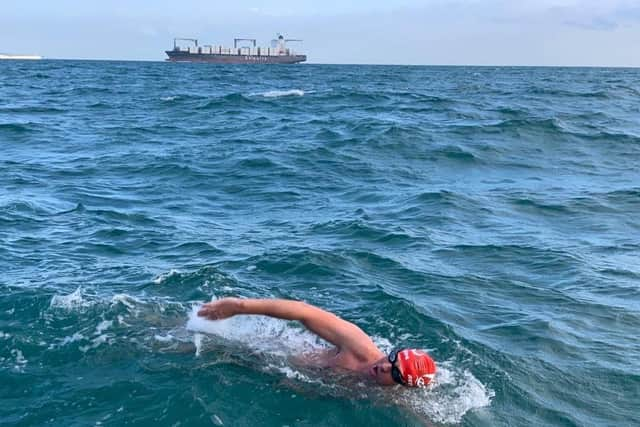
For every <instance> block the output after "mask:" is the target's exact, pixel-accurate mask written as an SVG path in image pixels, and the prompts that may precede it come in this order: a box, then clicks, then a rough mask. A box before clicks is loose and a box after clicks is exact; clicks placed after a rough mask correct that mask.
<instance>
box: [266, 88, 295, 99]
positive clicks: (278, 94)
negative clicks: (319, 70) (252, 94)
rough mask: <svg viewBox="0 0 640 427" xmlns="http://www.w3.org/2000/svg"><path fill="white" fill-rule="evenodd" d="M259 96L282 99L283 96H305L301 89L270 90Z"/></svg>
mask: <svg viewBox="0 0 640 427" xmlns="http://www.w3.org/2000/svg"><path fill="white" fill-rule="evenodd" d="M258 95H262V96H264V97H265V98H280V97H282V96H304V91H303V90H301V89H289V90H269V91H267V92H263V93H260V94H258Z"/></svg>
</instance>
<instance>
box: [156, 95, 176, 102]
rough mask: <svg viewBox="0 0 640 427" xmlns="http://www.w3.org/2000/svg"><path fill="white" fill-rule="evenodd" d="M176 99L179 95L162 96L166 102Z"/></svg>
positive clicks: (162, 99)
mask: <svg viewBox="0 0 640 427" xmlns="http://www.w3.org/2000/svg"><path fill="white" fill-rule="evenodd" d="M176 99H178V97H177V96H163V97H162V98H160V100H161V101H165V102H170V101H175V100H176Z"/></svg>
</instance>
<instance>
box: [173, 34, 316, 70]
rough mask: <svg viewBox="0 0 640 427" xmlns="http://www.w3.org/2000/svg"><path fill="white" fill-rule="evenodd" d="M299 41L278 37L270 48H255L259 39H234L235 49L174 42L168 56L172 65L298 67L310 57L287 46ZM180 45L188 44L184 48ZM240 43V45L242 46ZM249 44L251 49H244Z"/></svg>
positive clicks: (248, 47) (177, 40) (188, 40)
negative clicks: (208, 64)
mask: <svg viewBox="0 0 640 427" xmlns="http://www.w3.org/2000/svg"><path fill="white" fill-rule="evenodd" d="M301 41H302V40H299V39H285V38H284V36H282V35H278V38H276V39H274V40H272V41H271V47H256V39H244V38H236V39H233V48H230V47H224V46H212V45H204V46H199V45H198V40H197V39H183V38H176V39H173V49H172V50H167V51H165V53H166V54H167V56H168V57H169V58H168V59H167V61H170V62H210V63H214V64H297V63H298V62H304V61H306V60H307V55H302V54H299V53H297V52H294V51H293V50H292V49H290V48H288V47H287V43H288V42H301ZM179 42H181V43H182V42H187V43H186V44H187V46H181V45H180V44H178V43H179ZM239 43H240V44H239ZM242 43H245V44H246V43H249V44H250V46H246V45H245V46H242V45H241V44H242Z"/></svg>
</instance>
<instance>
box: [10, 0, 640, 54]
mask: <svg viewBox="0 0 640 427" xmlns="http://www.w3.org/2000/svg"><path fill="white" fill-rule="evenodd" d="M276 32H281V33H283V34H284V35H285V36H287V37H295V38H302V39H304V43H303V45H302V46H301V50H303V51H304V52H305V53H307V55H308V57H309V62H322V63H375V64H388V63H394V64H481V65H603V66H640V0H421V1H418V0H395V1H394V0H388V1H383V0H351V1H348V0H342V1H339V0H323V1H310V0H295V1H294V0H281V1H278V2H276V1H267V0H231V1H224V2H223V1H214V0H181V1H176V0H172V1H168V0H100V1H99V0H0V52H8V53H27V54H28V53H33V54H40V55H44V56H46V57H49V58H94V59H145V60H163V59H164V58H165V55H164V52H163V51H164V50H166V49H168V48H170V47H171V45H172V40H173V37H195V38H198V39H200V41H201V43H202V44H220V43H223V44H225V45H229V44H231V43H232V41H233V38H234V37H251V38H257V39H258V41H259V44H260V45H264V46H266V45H268V43H269V41H270V40H271V39H272V38H273V37H274V36H275V33H276Z"/></svg>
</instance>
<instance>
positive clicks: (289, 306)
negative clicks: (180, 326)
mask: <svg viewBox="0 0 640 427" xmlns="http://www.w3.org/2000/svg"><path fill="white" fill-rule="evenodd" d="M236 314H261V315H264V316H271V317H277V318H279V319H286V320H297V321H299V322H301V323H302V324H303V325H304V326H305V327H306V328H307V329H309V330H310V331H311V332H313V333H315V334H317V335H318V336H320V337H321V338H322V339H324V340H326V341H328V342H330V343H332V344H334V345H335V346H336V347H338V348H339V349H341V350H342V349H345V350H349V351H351V352H353V353H355V354H356V355H362V356H365V355H366V353H367V352H369V351H371V350H372V348H376V347H375V344H374V343H373V342H372V341H371V338H369V336H368V335H367V334H365V333H364V332H363V331H362V329H360V328H359V327H357V326H356V325H354V324H353V323H351V322H347V321H346V320H343V319H341V318H339V317H338V316H336V315H335V314H333V313H329V312H328V311H325V310H322V309H320V308H318V307H315V306H313V305H310V304H307V303H305V302H302V301H292V300H284V299H239V298H224V299H221V300H218V301H214V302H210V303H208V304H205V305H203V306H202V308H201V309H200V311H198V316H202V317H206V318H208V319H211V320H219V319H225V318H227V317H231V316H234V315H236Z"/></svg>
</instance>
